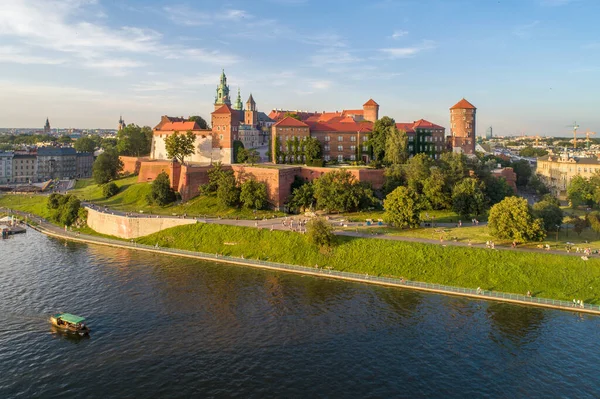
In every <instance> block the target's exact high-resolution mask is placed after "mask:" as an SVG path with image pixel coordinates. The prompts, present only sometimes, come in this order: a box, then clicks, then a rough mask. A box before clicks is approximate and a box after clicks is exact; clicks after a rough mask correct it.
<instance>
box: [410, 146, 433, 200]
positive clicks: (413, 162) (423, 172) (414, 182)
mask: <svg viewBox="0 0 600 399" xmlns="http://www.w3.org/2000/svg"><path fill="white" fill-rule="evenodd" d="M432 166H433V160H432V159H431V158H429V156H427V155H426V154H417V155H415V156H414V157H412V158H411V159H409V160H408V163H407V164H406V168H405V169H404V170H405V172H406V183H407V184H408V186H409V187H412V188H413V189H414V190H415V191H416V192H418V193H421V192H422V188H423V182H424V181H425V179H427V178H428V177H429V174H430V170H431V167H432Z"/></svg>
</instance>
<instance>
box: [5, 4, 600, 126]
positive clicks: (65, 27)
mask: <svg viewBox="0 0 600 399" xmlns="http://www.w3.org/2000/svg"><path fill="white" fill-rule="evenodd" d="M2 3H3V4H2V5H1V6H0V107H1V109H2V112H0V127H34V126H42V124H43V122H44V120H45V118H46V116H48V117H49V118H50V122H51V124H52V125H53V127H81V128H91V127H105V128H106V127H114V126H116V122H117V120H118V119H119V114H121V113H122V114H123V117H124V119H125V120H126V121H127V122H128V123H137V124H140V125H151V126H153V125H155V124H156V123H158V121H159V119H160V116H161V115H164V114H168V115H174V116H182V115H183V116H187V115H191V114H200V115H202V116H204V117H205V118H210V112H211V111H212V109H213V107H212V103H213V101H214V94H215V89H216V85H217V83H218V77H219V74H220V72H221V68H225V71H226V73H227V76H228V79H229V83H230V87H231V89H232V92H234V93H236V92H237V88H238V87H240V89H241V91H242V98H243V100H244V102H245V101H246V99H247V97H248V95H249V94H250V92H252V94H253V97H254V99H255V100H256V102H257V104H258V107H259V110H262V111H265V112H268V111H269V110H271V109H272V108H286V109H301V110H311V111H314V110H318V111H322V110H329V111H335V110H342V109H355V108H360V107H361V106H362V104H363V103H364V102H365V101H367V100H368V99H369V98H371V97H372V98H373V99H375V101H377V102H378V103H379V104H380V105H381V108H380V116H381V115H389V116H392V117H393V118H395V119H396V121H398V122H409V121H413V120H417V119H420V118H425V119H428V120H430V121H432V122H434V123H437V124H440V125H442V126H446V127H447V126H448V119H449V112H448V108H449V107H451V106H452V105H453V104H455V103H456V102H457V101H458V100H460V99H461V98H462V97H465V98H467V99H468V100H469V101H471V102H472V103H473V104H474V105H475V106H477V108H478V120H477V122H478V126H477V130H478V134H484V132H485V129H486V128H487V127H488V126H490V125H492V126H493V127H494V132H495V133H496V134H498V135H502V134H518V133H521V132H525V133H526V134H529V135H534V134H552V135H568V134H569V131H570V130H569V128H567V127H566V126H567V125H569V124H571V123H572V122H573V121H577V123H578V124H580V125H581V129H583V130H585V129H590V130H594V131H598V132H599V133H600V113H599V112H598V111H597V109H598V106H599V103H600V102H599V100H598V93H599V92H600V79H598V76H599V73H600V27H598V22H597V17H598V16H599V15H600V1H597V0H509V1H507V0H500V1H498V0H406V1H402V0H398V1H394V0H371V1H350V0H346V1H326V0H321V1H314V0H264V1H260V0H256V1H227V0H225V1H191V0H187V1H184V0H182V1H155V0H147V1H142V0H137V1H133V0H131V1H126V0H122V1H119V0H110V1H109V0H95V1H94V0H12V1H10V2H9V1H6V2H2ZM234 96H235V94H234Z"/></svg>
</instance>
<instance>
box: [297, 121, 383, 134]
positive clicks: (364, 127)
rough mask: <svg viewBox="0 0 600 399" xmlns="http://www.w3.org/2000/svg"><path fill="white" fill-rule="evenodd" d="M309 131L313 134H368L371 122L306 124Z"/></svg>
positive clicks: (371, 127)
mask: <svg viewBox="0 0 600 399" xmlns="http://www.w3.org/2000/svg"><path fill="white" fill-rule="evenodd" d="M308 126H310V130H311V131H315V132H341V133H344V132H347V133H356V132H370V131H371V130H373V123H372V122H360V123H358V122H354V121H353V122H308Z"/></svg>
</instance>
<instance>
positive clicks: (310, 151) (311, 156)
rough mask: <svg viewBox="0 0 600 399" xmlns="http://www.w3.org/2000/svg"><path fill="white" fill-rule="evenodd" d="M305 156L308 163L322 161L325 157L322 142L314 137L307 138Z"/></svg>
mask: <svg viewBox="0 0 600 399" xmlns="http://www.w3.org/2000/svg"><path fill="white" fill-rule="evenodd" d="M304 156H305V157H306V162H307V163H310V162H312V161H313V160H315V159H321V158H322V157H323V149H322V147H321V142H320V141H319V140H317V139H316V138H314V137H307V138H306V139H305V140H304Z"/></svg>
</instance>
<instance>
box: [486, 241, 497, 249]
mask: <svg viewBox="0 0 600 399" xmlns="http://www.w3.org/2000/svg"><path fill="white" fill-rule="evenodd" d="M485 247H486V248H491V249H496V244H495V243H494V241H486V242H485Z"/></svg>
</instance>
